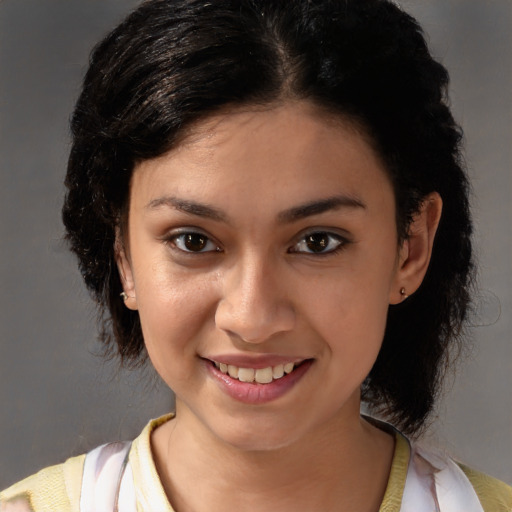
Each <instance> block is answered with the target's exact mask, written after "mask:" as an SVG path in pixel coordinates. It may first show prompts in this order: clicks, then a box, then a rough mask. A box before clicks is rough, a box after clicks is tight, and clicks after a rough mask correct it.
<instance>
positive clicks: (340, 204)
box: [278, 195, 366, 223]
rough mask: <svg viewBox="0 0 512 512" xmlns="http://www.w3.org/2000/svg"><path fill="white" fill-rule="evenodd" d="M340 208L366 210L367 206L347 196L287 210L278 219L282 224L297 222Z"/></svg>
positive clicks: (355, 198)
mask: <svg viewBox="0 0 512 512" xmlns="http://www.w3.org/2000/svg"><path fill="white" fill-rule="evenodd" d="M340 208H350V209H357V208H361V209H363V210H366V205H365V204H364V203H363V201H361V200H360V199H358V198H357V197H352V196H346V195H340V196H332V197H327V198H325V199H318V200H315V201H311V202H309V203H305V204H302V205H299V206H295V207H293V208H290V209H289V210H285V211H283V212H281V213H280V214H279V215H278V219H279V221H280V222H282V223H289V222H295V221H298V220H301V219H305V218H307V217H311V216H313V215H319V214H321V213H326V212H328V211H331V210H339V209H340Z"/></svg>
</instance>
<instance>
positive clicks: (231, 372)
mask: <svg viewBox="0 0 512 512" xmlns="http://www.w3.org/2000/svg"><path fill="white" fill-rule="evenodd" d="M228 373H229V376H230V377H233V379H238V367H237V366H233V365H232V364H230V365H228Z"/></svg>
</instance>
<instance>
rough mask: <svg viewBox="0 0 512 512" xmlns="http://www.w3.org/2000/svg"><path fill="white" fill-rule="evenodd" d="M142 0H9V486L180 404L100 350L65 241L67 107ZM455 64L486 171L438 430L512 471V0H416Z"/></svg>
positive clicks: (451, 442) (2, 159)
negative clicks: (95, 49) (110, 34)
mask: <svg viewBox="0 0 512 512" xmlns="http://www.w3.org/2000/svg"><path fill="white" fill-rule="evenodd" d="M135 3H136V2H135V1H134V0H0V489H1V488H4V487H6V486H7V485H9V484H11V483H13V482H14V481H16V480H18V479H20V478H22V477H24V476H27V475H28V474H31V473H33V472H35V471H36V470H38V469H40V468H41V467H43V466H47V465H50V464H55V463H58V462H62V461H63V460H64V459H66V458H67V457H69V456H71V455H76V454H78V453H82V452H84V451H86V450H88V449H90V448H92V447H93V446H95V445H97V444H99V443H101V442H105V441H108V440H116V439H129V438H133V437H134V436H136V435H137V433H138V432H139V431H140V430H141V428H142V427H143V425H144V424H145V423H146V422H147V420H148V419H149V418H150V417H154V416H157V415H160V414H162V413H164V412H166V411H168V410H169V409H171V408H172V406H173V398H172V394H171V393H170V392H169V391H168V390H166V389H165V387H164V386H163V385H161V383H160V382H159V380H158V378H156V377H155V376H154V374H153V373H152V372H151V371H150V370H146V371H143V372H126V371H122V372H120V371H118V370H117V367H116V365H115V364H112V363H104V362H103V361H102V360H101V359H100V358H99V357H98V356H97V353H98V345H97V344H96V339H95V336H96V329H95V320H94V307H93V305H92V303H91V301H90V299H89V298H88V295H87V293H86V292H85V290H84V287H83V285H82V283H81V278H80V275H79V273H78V271H77V269H76V265H75V261H74V259H73V258H72V257H71V256H70V255H68V253H67V250H66V247H65V244H64V243H63V242H62V231H63V230H62V225H61V221H60V207H61V202H62V195H63V186H62V180H63V176H64V173H65V167H66V158H67V152H68V149H69V135H68V120H69V115H70V112H71V110H72V107H73V103H74V100H75V99H76V97H77V93H78V90H79V84H80V81H81V77H82V76H83V73H84V71H85V69H86V63H87V58H88V53H89V51H90V48H91V47H92V45H93V44H94V43H95V42H96V41H97V40H98V39H99V38H100V37H101V36H102V35H104V34H105V33H106V31H107V30H108V29H110V28H112V27H113V26H114V24H115V23H116V22H118V21H120V20H121V19H122V17H123V16H124V15H125V14H126V13H127V12H128V10H129V9H130V8H132V7H133V6H134V5H135ZM402 5H403V7H404V8H405V9H406V10H409V11H410V12H411V13H413V14H414V15H415V16H417V17H418V19H419V20H420V22H421V23H422V24H423V26H424V28H425V30H426V32H427V33H428V34H429V41H430V44H431V47H432V49H433V51H434V54H435V55H436V56H437V57H438V58H439V59H440V60H441V61H442V62H443V63H444V64H445V65H446V66H447V67H448V69H449V70H450V73H451V77H452V87H451V98H452V103H453V108H454V111H455V114H456V117H457V118H458V120H459V121H460V122H461V124H462V126H463V128H464V131H465V134H466V145H467V151H466V159H467V164H468V168H469V172H470V175H471V177H472V180H473V185H474V216H475V223H476V248H477V255H478V259H479V263H480V275H479V282H480V293H479V297H478V304H479V313H478V315H477V318H476V319H475V320H474V322H473V323H474V324H475V327H474V328H473V329H472V331H471V334H472V338H473V351H472V355H471V356H470V357H467V358H466V360H465V361H464V364H463V365H462V366H461V368H460V370H459V373H458V375H457V378H456V379H455V381H454V382H453V381H451V380H450V381H448V383H447V387H446V396H445V399H444V401H443V402H442V403H441V404H440V405H439V408H438V417H437V421H436V422H435V427H433V428H432V429H431V431H430V432H429V435H428V437H429V438H430V441H433V442H434V441H435V442H438V443H440V444H442V445H444V446H446V447H447V449H448V450H449V451H450V452H451V453H452V454H454V455H455V456H456V457H458V458H460V459H462V460H464V461H465V462H466V463H468V464H470V465H472V466H474V467H475V468H477V469H480V470H483V471H486V472H488V473H491V474H493V475H495V476H497V477H499V478H501V479H503V480H505V481H507V482H508V483H509V484H512V342H511V339H512V321H511V311H512V309H511V307H512V304H511V302H512V300H511V299H512V228H511V225H512V206H511V201H510V198H511V194H512V172H511V167H512V150H511V147H512V97H511V94H512V93H511V91H512V30H511V29H510V28H511V26H512V2H511V1H510V0H404V1H403V2H402Z"/></svg>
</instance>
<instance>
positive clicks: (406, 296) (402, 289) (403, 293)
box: [400, 287, 409, 300]
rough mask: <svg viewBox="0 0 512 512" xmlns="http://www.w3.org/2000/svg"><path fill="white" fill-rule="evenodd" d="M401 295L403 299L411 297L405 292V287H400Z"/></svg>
mask: <svg viewBox="0 0 512 512" xmlns="http://www.w3.org/2000/svg"><path fill="white" fill-rule="evenodd" d="M400 295H401V296H402V300H405V299H407V298H408V297H409V295H407V293H405V288H404V287H402V288H400Z"/></svg>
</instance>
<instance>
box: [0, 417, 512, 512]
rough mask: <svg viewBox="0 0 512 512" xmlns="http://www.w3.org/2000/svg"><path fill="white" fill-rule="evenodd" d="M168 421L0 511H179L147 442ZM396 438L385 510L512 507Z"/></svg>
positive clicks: (7, 498)
mask: <svg viewBox="0 0 512 512" xmlns="http://www.w3.org/2000/svg"><path fill="white" fill-rule="evenodd" d="M171 418H172V415H167V416H164V417H162V418H159V419H157V420H153V421H151V422H150V423H149V424H148V425H147V426H146V428H145V429H144V430H143V431H142V433H141V434H140V436H139V437H137V439H135V440H134V441H133V442H132V443H110V444H108V445H104V446H102V447H99V448H97V449H95V450H93V451H92V452H90V453H89V454H87V456H86V455H82V456H79V457H74V458H71V459H68V460H67V461H66V462H65V463H64V464H61V465H58V466H53V467H50V468H46V469H44V470H42V471H40V472H39V473H37V474H35V475H33V476H31V477H29V478H27V479H25V480H23V481H21V482H19V483H17V484H15V485H13V486H12V487H10V488H9V489H7V490H5V491H3V492H2V493H0V512H47V511H59V512H61V511H62V512H92V511H94V512H103V511H104V512H110V511H114V510H117V511H118V512H148V511H151V512H174V511H173V509H172V506H171V505H170V503H169V501H168V499H167V496H166V494H165V492H164V489H163V487H162V484H161V482H160V479H159V477H158V474H157V471H156V467H155V464H154V461H153V457H152V452H151V445H150V437H151V432H152V431H153V430H154V429H155V428H157V427H158V426H159V425H161V424H163V423H164V422H166V421H169V420H170V419H171ZM395 441H396V442H395V452H394V456H393V462H392V468H391V473H390V476H389V480H388V485H387V488H386V492H385V495H384V498H383V501H382V504H381V507H380V512H457V511H461V512H462V511H464V512H511V511H512V487H510V486H508V485H506V484H505V483H503V482H500V481H499V480H496V479H494V478H492V477H489V476H487V475H484V474H482V473H479V472H476V471H474V470H471V469H469V468H467V467H465V466H463V465H460V464H456V463H455V462H453V460H451V459H450V458H449V457H447V456H446V455H444V454H441V453H436V452H435V451H432V450H426V449H425V448H423V447H422V446H421V445H415V444H411V443H409V441H408V440H407V439H406V438H405V437H404V436H403V435H402V434H400V433H399V432H395ZM95 500H96V501H95Z"/></svg>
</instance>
